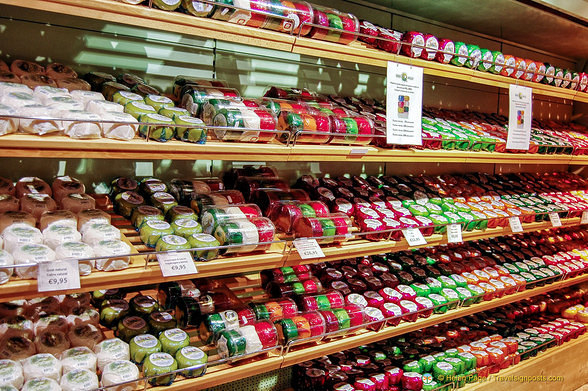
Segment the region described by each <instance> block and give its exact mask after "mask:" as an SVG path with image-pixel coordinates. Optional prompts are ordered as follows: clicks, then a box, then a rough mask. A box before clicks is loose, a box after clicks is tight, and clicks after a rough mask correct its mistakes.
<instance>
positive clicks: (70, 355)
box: [61, 346, 97, 373]
mask: <svg viewBox="0 0 588 391" xmlns="http://www.w3.org/2000/svg"><path fill="white" fill-rule="evenodd" d="M96 362H97V358H96V353H94V352H93V351H91V350H90V349H89V348H88V347H87V346H78V347H76V348H71V349H67V350H66V351H64V352H63V353H62V354H61V365H62V367H63V373H68V372H70V371H73V370H75V369H87V370H89V371H92V372H96Z"/></svg>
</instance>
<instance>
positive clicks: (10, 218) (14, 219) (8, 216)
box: [0, 212, 37, 233]
mask: <svg viewBox="0 0 588 391" xmlns="http://www.w3.org/2000/svg"><path fill="white" fill-rule="evenodd" d="M17 223H22V224H27V225H30V226H31V227H35V226H36V224H37V220H35V218H34V217H33V216H32V215H31V214H30V213H25V212H4V213H2V214H0V233H2V232H3V231H4V229H5V228H6V227H10V226H11V225H12V224H17Z"/></svg>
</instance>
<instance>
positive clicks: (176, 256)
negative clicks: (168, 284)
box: [157, 252, 198, 277]
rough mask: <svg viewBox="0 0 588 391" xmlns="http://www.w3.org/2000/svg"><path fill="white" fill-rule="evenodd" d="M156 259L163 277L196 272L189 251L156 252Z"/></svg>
mask: <svg viewBox="0 0 588 391" xmlns="http://www.w3.org/2000/svg"><path fill="white" fill-rule="evenodd" d="M157 261H158V262H159V268H160V269H161V274H163V276H164V277H173V276H185V275H187V274H196V273H198V270H196V264H195V263H194V260H193V259H192V255H190V253H189V252H182V253H174V252H171V253H164V254H157Z"/></svg>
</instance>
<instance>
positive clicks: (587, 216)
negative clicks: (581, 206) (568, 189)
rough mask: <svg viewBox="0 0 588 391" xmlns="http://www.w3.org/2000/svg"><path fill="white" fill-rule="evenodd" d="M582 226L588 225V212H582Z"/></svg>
mask: <svg viewBox="0 0 588 391" xmlns="http://www.w3.org/2000/svg"><path fill="white" fill-rule="evenodd" d="M580 224H588V210H585V211H584V212H582V220H581V221H580Z"/></svg>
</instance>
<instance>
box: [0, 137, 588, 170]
mask: <svg viewBox="0 0 588 391" xmlns="http://www.w3.org/2000/svg"><path fill="white" fill-rule="evenodd" d="M1 141H2V142H1V143H0V157H22V158H26V157H31V158H32V157H35V158H88V159H174V160H194V159H195V158H197V159H210V160H236V161H267V162H304V161H332V162H341V161H349V162H412V163H418V162H420V163H433V162H442V163H493V164H562V165H565V164H573V165H583V164H586V163H588V156H585V155H578V156H575V155H547V154H519V153H500V152H482V151H476V152H474V151H449V150H416V149H384V148H378V147H375V146H372V145H368V146H332V145H304V144H298V145H294V146H287V145H285V144H281V143H279V142H277V141H276V142H272V143H268V144H264V143H229V142H220V141H208V142H207V143H206V144H190V143H185V142H181V141H175V140H172V141H168V142H166V143H159V142H156V141H145V140H142V139H133V140H130V141H119V140H112V139H99V140H77V139H72V138H69V137H66V136H45V137H38V136H34V135H26V134H10V135H6V136H3V137H2V140H1Z"/></svg>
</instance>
